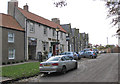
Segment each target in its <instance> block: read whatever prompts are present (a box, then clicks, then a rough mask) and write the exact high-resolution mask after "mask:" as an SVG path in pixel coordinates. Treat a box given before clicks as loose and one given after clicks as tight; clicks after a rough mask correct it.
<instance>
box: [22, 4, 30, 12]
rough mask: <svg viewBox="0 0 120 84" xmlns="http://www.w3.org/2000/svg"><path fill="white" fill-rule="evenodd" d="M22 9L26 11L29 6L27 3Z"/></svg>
mask: <svg viewBox="0 0 120 84" xmlns="http://www.w3.org/2000/svg"><path fill="white" fill-rule="evenodd" d="M23 9H24V10H26V11H28V9H29V6H28V5H27V3H26V5H25V6H23Z"/></svg>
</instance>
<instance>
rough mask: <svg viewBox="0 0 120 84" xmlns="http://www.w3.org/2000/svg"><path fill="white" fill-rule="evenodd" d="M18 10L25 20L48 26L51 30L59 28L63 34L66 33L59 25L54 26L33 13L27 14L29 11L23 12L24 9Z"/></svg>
mask: <svg viewBox="0 0 120 84" xmlns="http://www.w3.org/2000/svg"><path fill="white" fill-rule="evenodd" d="M18 10H19V11H20V12H21V13H22V14H23V15H24V16H25V17H26V18H27V19H30V20H32V21H35V22H38V23H41V24H44V25H46V26H49V27H51V28H55V29H56V28H57V27H58V28H60V30H61V31H63V32H65V33H66V31H65V30H64V29H63V28H62V27H61V26H60V25H59V24H56V23H54V22H52V21H50V20H48V19H45V18H43V17H41V16H38V15H36V14H33V13H31V12H29V11H26V10H24V9H21V8H19V7H18Z"/></svg>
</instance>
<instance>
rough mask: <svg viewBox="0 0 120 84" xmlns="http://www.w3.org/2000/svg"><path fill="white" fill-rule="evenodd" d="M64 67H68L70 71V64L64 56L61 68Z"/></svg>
mask: <svg viewBox="0 0 120 84" xmlns="http://www.w3.org/2000/svg"><path fill="white" fill-rule="evenodd" d="M63 65H65V66H66V68H67V70H68V69H69V67H68V66H69V63H68V60H66V58H65V56H63V57H62V58H61V68H62V67H63Z"/></svg>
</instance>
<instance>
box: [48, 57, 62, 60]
mask: <svg viewBox="0 0 120 84" xmlns="http://www.w3.org/2000/svg"><path fill="white" fill-rule="evenodd" d="M59 59H60V57H51V58H49V59H48V60H47V61H58V60H59Z"/></svg>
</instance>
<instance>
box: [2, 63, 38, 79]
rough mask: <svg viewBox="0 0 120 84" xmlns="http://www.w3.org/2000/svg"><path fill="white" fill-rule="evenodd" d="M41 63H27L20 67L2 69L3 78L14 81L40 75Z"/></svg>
mask: <svg viewBox="0 0 120 84" xmlns="http://www.w3.org/2000/svg"><path fill="white" fill-rule="evenodd" d="M39 64H40V62H32V63H25V64H20V65H13V66H5V67H2V77H9V78H12V79H17V78H22V77H29V76H33V75H35V74H37V73H39Z"/></svg>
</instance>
